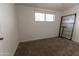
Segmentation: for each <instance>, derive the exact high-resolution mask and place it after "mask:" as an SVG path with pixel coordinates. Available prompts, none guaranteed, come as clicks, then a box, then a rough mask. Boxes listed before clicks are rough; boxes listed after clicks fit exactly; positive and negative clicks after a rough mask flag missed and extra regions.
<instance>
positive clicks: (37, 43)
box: [15, 38, 79, 56]
mask: <svg viewBox="0 0 79 59" xmlns="http://www.w3.org/2000/svg"><path fill="white" fill-rule="evenodd" d="M15 56H79V43H77V42H73V41H71V40H67V39H61V38H48V39H41V40H34V41H29V42H21V43H19V46H18V47H17V50H16V52H15Z"/></svg>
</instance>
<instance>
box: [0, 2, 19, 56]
mask: <svg viewBox="0 0 79 59" xmlns="http://www.w3.org/2000/svg"><path fill="white" fill-rule="evenodd" d="M17 30H18V29H17V23H16V15H15V7H14V4H3V3H2V4H0V34H1V33H2V34H1V35H2V37H3V38H4V40H0V55H13V54H14V52H15V49H16V47H17V45H18V31H17Z"/></svg>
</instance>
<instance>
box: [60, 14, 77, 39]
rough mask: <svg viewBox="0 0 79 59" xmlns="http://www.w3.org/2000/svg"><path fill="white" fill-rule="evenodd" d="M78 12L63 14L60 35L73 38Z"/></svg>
mask: <svg viewBox="0 0 79 59" xmlns="http://www.w3.org/2000/svg"><path fill="white" fill-rule="evenodd" d="M75 20H76V14H72V15H66V16H62V19H61V24H60V30H59V37H62V38H67V39H72V36H73V31H74V26H75Z"/></svg>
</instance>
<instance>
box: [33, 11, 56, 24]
mask: <svg viewBox="0 0 79 59" xmlns="http://www.w3.org/2000/svg"><path fill="white" fill-rule="evenodd" d="M35 13H44V14H45V15H44V21H36V20H35V19H36V17H35ZM46 14H49V15H53V19H52V20H51V21H47V20H46ZM34 20H35V22H53V21H55V14H53V13H47V12H46V11H34Z"/></svg>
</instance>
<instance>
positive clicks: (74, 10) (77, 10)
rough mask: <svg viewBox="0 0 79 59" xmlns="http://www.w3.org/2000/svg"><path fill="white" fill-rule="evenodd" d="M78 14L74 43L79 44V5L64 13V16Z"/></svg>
mask: <svg viewBox="0 0 79 59" xmlns="http://www.w3.org/2000/svg"><path fill="white" fill-rule="evenodd" d="M73 13H77V17H76V24H75V28H74V33H73V39H72V40H73V41H76V42H79V5H78V6H75V7H73V8H70V9H68V10H66V11H64V12H63V15H68V14H73Z"/></svg>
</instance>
